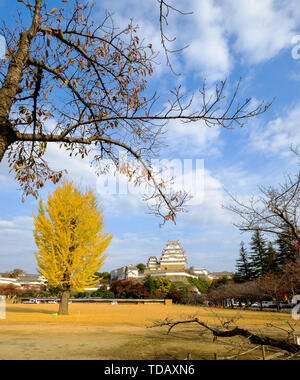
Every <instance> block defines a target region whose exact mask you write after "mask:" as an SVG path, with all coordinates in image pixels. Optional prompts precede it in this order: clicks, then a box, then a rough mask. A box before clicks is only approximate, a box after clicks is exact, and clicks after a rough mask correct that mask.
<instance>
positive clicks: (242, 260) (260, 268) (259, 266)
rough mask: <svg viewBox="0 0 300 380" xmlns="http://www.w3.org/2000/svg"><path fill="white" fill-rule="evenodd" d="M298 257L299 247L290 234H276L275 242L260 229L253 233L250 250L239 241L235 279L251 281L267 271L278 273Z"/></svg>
mask: <svg viewBox="0 0 300 380" xmlns="http://www.w3.org/2000/svg"><path fill="white" fill-rule="evenodd" d="M298 257H299V247H298V246H297V245H294V244H293V238H292V237H291V236H290V235H283V234H282V235H278V236H277V239H276V240H275V244H274V243H272V242H268V241H267V240H266V239H265V238H264V236H263V234H262V233H261V232H260V231H255V232H254V233H253V236H252V239H251V242H250V251H248V250H247V248H246V247H245V243H244V242H241V248H240V256H239V259H238V260H237V264H236V268H237V273H236V275H235V279H236V281H240V282H242V281H251V280H254V279H257V278H261V277H263V276H264V275H266V274H267V273H270V272H271V273H278V272H280V271H281V269H282V267H283V266H284V265H285V264H287V263H289V262H295V261H296V260H297V258H298Z"/></svg>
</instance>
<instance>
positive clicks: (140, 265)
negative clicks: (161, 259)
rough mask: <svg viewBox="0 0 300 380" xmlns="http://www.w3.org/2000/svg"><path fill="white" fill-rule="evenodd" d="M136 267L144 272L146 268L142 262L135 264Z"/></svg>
mask: <svg viewBox="0 0 300 380" xmlns="http://www.w3.org/2000/svg"><path fill="white" fill-rule="evenodd" d="M136 267H137V268H138V270H140V271H141V272H144V271H145V270H146V269H147V267H146V265H145V264H142V263H139V264H137V266H136Z"/></svg>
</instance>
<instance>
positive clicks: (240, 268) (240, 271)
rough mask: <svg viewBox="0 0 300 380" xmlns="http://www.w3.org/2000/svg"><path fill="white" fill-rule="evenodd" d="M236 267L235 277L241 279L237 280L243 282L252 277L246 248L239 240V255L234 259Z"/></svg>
mask: <svg viewBox="0 0 300 380" xmlns="http://www.w3.org/2000/svg"><path fill="white" fill-rule="evenodd" d="M236 269H237V273H236V275H237V276H235V277H237V278H239V279H240V280H241V281H238V282H244V281H250V280H252V278H253V272H252V269H251V264H250V262H249V257H248V253H247V250H246V248H245V243H244V242H243V241H242V242H241V248H240V257H239V259H238V260H237V261H236Z"/></svg>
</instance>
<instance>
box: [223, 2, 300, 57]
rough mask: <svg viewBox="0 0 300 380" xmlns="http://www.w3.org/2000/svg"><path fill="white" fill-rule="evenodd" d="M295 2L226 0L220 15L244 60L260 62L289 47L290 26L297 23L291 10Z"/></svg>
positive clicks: (235, 47)
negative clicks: (224, 15)
mask: <svg viewBox="0 0 300 380" xmlns="http://www.w3.org/2000/svg"><path fill="white" fill-rule="evenodd" d="M296 3H297V2H296V1H280V2H279V1H277V0H264V1H261V0H244V1H241V0H226V1H224V2H222V4H223V14H226V18H225V22H226V29H227V30H228V33H230V34H231V35H233V36H234V38H236V40H235V43H234V46H233V48H234V50H235V51H238V52H239V53H241V54H242V59H243V61H245V62H248V63H254V64H257V63H260V62H264V61H266V60H269V59H271V58H273V57H275V56H276V55H277V54H278V53H279V52H280V51H281V50H282V49H284V48H287V47H288V46H290V43H291V37H292V36H293V34H294V28H295V26H296V25H297V23H298V24H299V21H298V20H297V17H296V16H295V14H294V13H293V12H291V9H290V8H291V4H292V5H294V6H295V5H296Z"/></svg>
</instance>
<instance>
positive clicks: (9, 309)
mask: <svg viewBox="0 0 300 380" xmlns="http://www.w3.org/2000/svg"><path fill="white" fill-rule="evenodd" d="M6 311H7V312H8V313H38V314H54V313H55V311H53V310H44V309H34V308H28V309H26V308H20V309H18V308H15V307H10V306H7V307H6Z"/></svg>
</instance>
